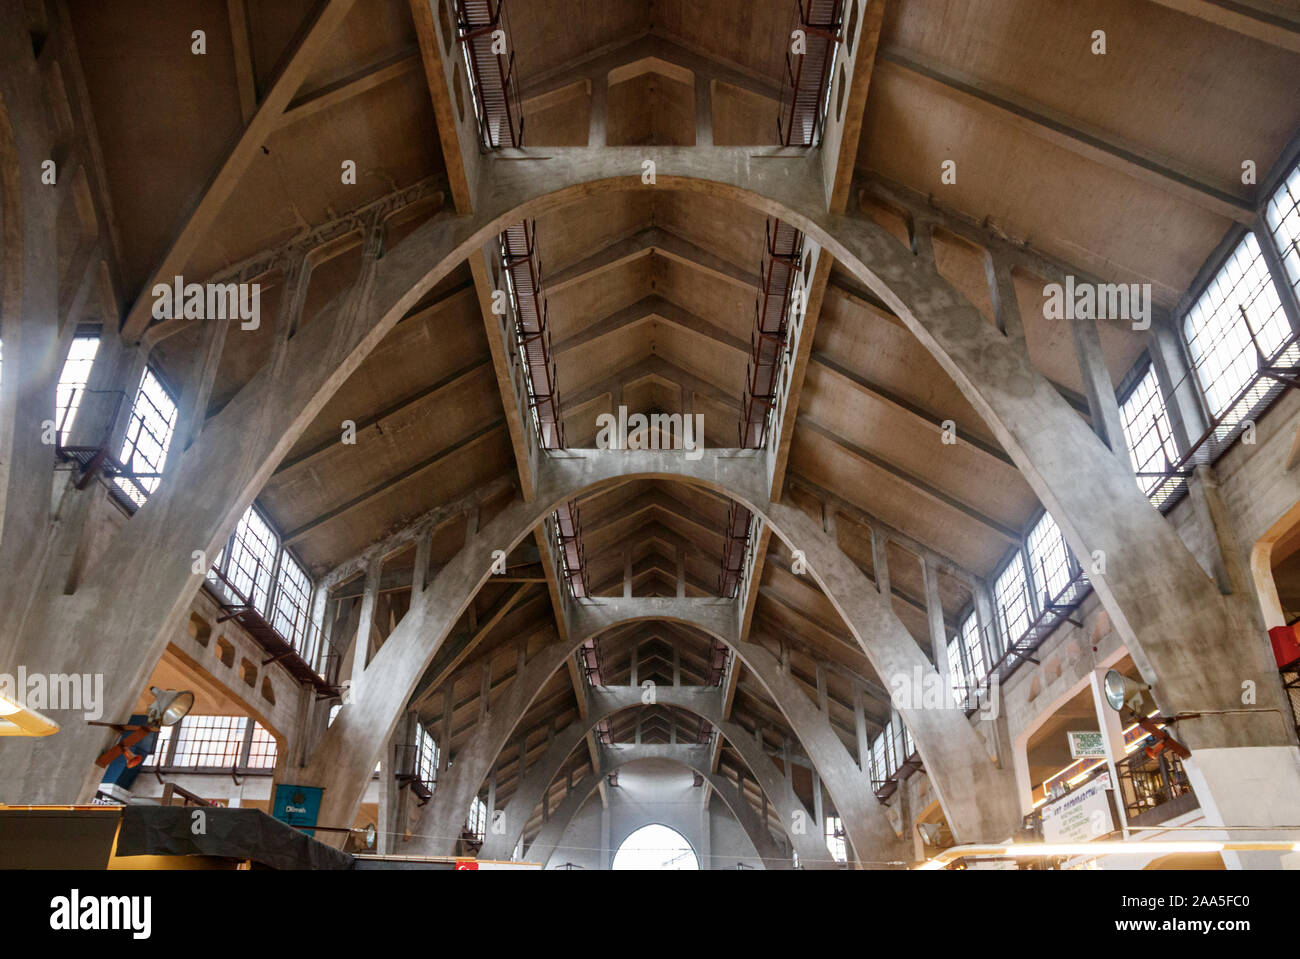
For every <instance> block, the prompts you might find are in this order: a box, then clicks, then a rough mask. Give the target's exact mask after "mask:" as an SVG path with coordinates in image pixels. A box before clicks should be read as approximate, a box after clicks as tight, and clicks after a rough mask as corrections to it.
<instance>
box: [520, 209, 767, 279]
mask: <svg viewBox="0 0 1300 959" xmlns="http://www.w3.org/2000/svg"><path fill="white" fill-rule="evenodd" d="M652 255H658V256H663V257H665V258H667V259H670V260H673V261H675V262H677V263H681V264H682V265H684V266H687V267H689V268H691V269H693V270H698V271H700V272H701V273H704V274H706V275H707V276H708V277H709V278H710V279H714V280H719V281H721V282H724V283H730V284H731V285H733V286H738V287H742V288H744V289H745V290H746V291H747V292H751V293H753V292H756V291H757V290H758V284H759V278H758V274H756V273H749V272H746V271H745V270H742V269H740V268H739V267H737V266H734V265H732V264H731V263H728V262H727V261H726V260H724V259H722V258H721V257H719V256H716V255H715V254H713V253H710V252H709V251H708V250H705V249H703V248H701V247H699V246H696V245H695V244H694V243H692V242H691V241H690V240H687V239H684V238H682V237H680V236H678V235H677V234H676V233H673V232H671V231H670V230H666V229H664V228H663V227H659V226H651V227H646V228H645V229H643V230H638V231H637V232H636V233H634V234H632V235H631V236H629V237H626V238H624V239H622V240H615V241H614V242H613V243H610V244H608V245H606V246H604V247H602V248H601V249H600V250H598V251H597V252H595V253H593V254H592V255H591V256H589V257H587V258H585V259H583V260H580V261H579V262H577V263H573V264H571V265H569V266H567V267H565V268H564V269H562V270H559V271H557V272H556V273H555V274H554V275H553V276H551V277H550V278H549V279H548V280H547V281H546V292H547V293H550V294H555V293H558V292H559V291H560V290H563V289H565V288H566V287H569V286H572V285H573V284H576V283H581V282H584V281H586V280H589V279H593V278H595V277H596V276H599V275H600V274H601V273H604V272H606V271H607V270H612V269H614V268H616V267H619V266H623V265H625V264H627V263H631V262H634V261H635V260H638V259H640V258H642V257H644V256H652Z"/></svg>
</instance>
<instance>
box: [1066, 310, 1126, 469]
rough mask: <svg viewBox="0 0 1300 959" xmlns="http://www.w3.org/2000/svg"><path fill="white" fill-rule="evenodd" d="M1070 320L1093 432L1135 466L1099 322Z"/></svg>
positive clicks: (1115, 452) (1124, 461)
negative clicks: (1107, 363)
mask: <svg viewBox="0 0 1300 959" xmlns="http://www.w3.org/2000/svg"><path fill="white" fill-rule="evenodd" d="M1069 323H1070V333H1071V334H1072V335H1073V337H1074V353H1075V358H1076V359H1077V360H1078V361H1079V375H1080V376H1082V377H1083V390H1084V394H1085V395H1086V396H1087V397H1088V412H1089V415H1090V416H1091V417H1092V429H1093V432H1094V433H1096V434H1097V436H1099V437H1100V438H1101V441H1102V442H1103V443H1105V444H1106V445H1107V446H1109V447H1110V449H1111V452H1113V453H1114V454H1115V456H1116V457H1117V458H1118V459H1119V461H1120V462H1121V463H1123V464H1125V465H1126V466H1129V468H1130V469H1132V466H1131V465H1130V463H1129V456H1128V443H1127V441H1126V440H1125V439H1124V427H1123V423H1122V421H1121V420H1120V417H1119V401H1118V400H1117V399H1116V398H1115V385H1114V384H1113V383H1112V382H1111V380H1110V371H1109V370H1108V369H1107V368H1106V358H1105V356H1104V355H1103V354H1102V352H1101V339H1100V337H1099V336H1098V335H1097V322H1096V320H1077V319H1076V320H1070V321H1069Z"/></svg>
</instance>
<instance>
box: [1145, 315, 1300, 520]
mask: <svg viewBox="0 0 1300 959" xmlns="http://www.w3.org/2000/svg"><path fill="white" fill-rule="evenodd" d="M1246 331H1247V333H1249V334H1250V339H1251V343H1252V345H1253V346H1254V349H1255V372H1254V374H1253V375H1252V376H1251V377H1250V379H1249V380H1247V381H1246V384H1245V385H1244V386H1243V387H1242V388H1241V389H1240V390H1239V391H1238V392H1237V395H1236V397H1235V398H1234V399H1233V401H1232V402H1231V403H1229V404H1228V405H1227V407H1226V408H1225V409H1224V411H1223V412H1222V413H1220V414H1219V415H1218V416H1216V417H1215V418H1214V419H1213V420H1212V421H1211V423H1210V426H1209V428H1208V429H1207V430H1206V431H1205V432H1204V433H1203V434H1201V436H1200V438H1199V439H1197V440H1196V441H1195V442H1193V443H1192V445H1191V447H1190V448H1189V449H1188V450H1187V452H1186V453H1184V454H1183V455H1182V456H1181V457H1179V459H1178V462H1176V463H1170V462H1168V461H1167V460H1166V462H1165V468H1164V469H1163V470H1161V471H1159V472H1148V473H1138V474H1137V475H1138V479H1140V480H1144V481H1145V482H1144V483H1143V487H1144V488H1145V487H1146V484H1147V483H1152V484H1153V485H1152V486H1151V488H1150V492H1148V493H1147V498H1148V499H1150V500H1151V505H1153V506H1154V507H1156V509H1158V510H1160V512H1162V513H1168V512H1169V511H1170V510H1171V509H1173V508H1174V506H1175V504H1177V503H1178V501H1179V500H1180V499H1182V498H1183V496H1184V494H1186V492H1187V478H1188V477H1189V476H1190V475H1191V474H1192V471H1193V470H1194V469H1195V468H1196V467H1197V466H1209V465H1212V464H1213V463H1214V462H1215V461H1217V460H1218V458H1219V457H1220V456H1222V455H1223V454H1224V453H1226V452H1227V451H1228V449H1229V447H1231V446H1232V444H1233V443H1235V442H1236V441H1237V440H1238V439H1240V438H1241V435H1242V433H1244V432H1245V431H1246V429H1247V426H1248V425H1249V424H1252V423H1253V422H1254V421H1255V420H1256V419H1257V418H1258V417H1259V415H1260V414H1261V413H1263V412H1264V411H1265V410H1267V409H1268V408H1269V407H1270V406H1272V405H1273V404H1274V403H1275V402H1277V400H1278V399H1279V398H1280V397H1281V396H1282V394H1283V393H1285V392H1286V390H1287V389H1288V388H1292V389H1294V388H1297V387H1300V337H1298V336H1297V335H1296V334H1292V335H1291V336H1289V337H1287V338H1286V339H1285V340H1284V341H1283V342H1282V344H1281V345H1280V346H1278V348H1277V349H1276V350H1274V351H1273V352H1272V353H1271V354H1269V355H1265V353H1264V351H1263V350H1262V349H1261V348H1260V346H1259V340H1258V339H1257V338H1256V336H1255V332H1254V330H1252V329H1251V328H1250V324H1249V322H1247V324H1246ZM1160 440H1161V443H1162V448H1163V444H1164V443H1165V441H1166V438H1165V437H1160Z"/></svg>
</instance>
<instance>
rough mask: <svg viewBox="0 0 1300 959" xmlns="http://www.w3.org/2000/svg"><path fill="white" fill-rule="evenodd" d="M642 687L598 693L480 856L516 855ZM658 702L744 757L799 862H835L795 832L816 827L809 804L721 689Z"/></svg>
mask: <svg viewBox="0 0 1300 959" xmlns="http://www.w3.org/2000/svg"><path fill="white" fill-rule="evenodd" d="M642 692H643V691H642V690H641V689H640V687H604V688H600V689H596V690H594V691H593V693H592V695H591V697H590V698H589V700H588V704H587V718H586V720H583V721H575V722H573V723H571V724H570V725H568V726H566V727H565V728H564V730H562V731H561V732H560V733H559V734H558V735H557V736H556V738H555V742H554V743H553V744H552V745H551V747H550V748H549V749H548V750H547V752H546V754H545V755H544V756H543V757H542V759H541V760H540V761H539V763H538V764H536V765H535V766H534V768H533V769H532V770H531V771H530V772H529V773H527V774H525V776H524V778H523V780H522V782H521V783H520V785H519V787H518V788H517V789H516V790H515V793H514V795H513V796H512V797H511V798H510V803H509V804H507V805H506V806H505V808H504V809H501V810H498V811H497V814H498V815H501V816H502V824H503V828H502V830H501V832H500V833H491V834H489V835H488V837H487V839H486V841H485V842H484V844H483V848H482V849H481V850H480V852H479V855H480V856H481V857H482V858H484V859H501V858H504V857H506V856H509V855H510V852H511V850H513V849H514V848H515V846H516V844H518V842H519V838H520V836H522V835H523V831H524V827H525V826H526V825H527V822H528V818H529V816H531V815H532V812H533V809H535V808H536V807H537V804H538V803H539V802H541V800H542V796H543V795H544V794H545V792H546V790H547V788H548V787H549V786H550V784H551V783H552V782H553V781H554V779H555V776H556V774H557V773H558V772H559V770H560V767H561V766H563V765H564V761H565V760H566V759H567V758H568V757H569V756H570V755H571V754H572V752H573V750H574V749H576V748H577V747H578V746H579V745H580V744H581V743H582V741H583V739H584V738H585V737H586V735H587V733H588V732H590V731H591V730H592V729H594V728H595V727H596V725H597V724H598V723H599V722H601V721H602V720H604V719H608V718H609V717H610V716H612V715H614V714H615V713H617V712H620V711H622V710H624V709H635V708H636V707H638V706H640V705H642ZM655 694H656V702H657V703H659V704H660V705H667V706H676V707H678V708H679V709H684V710H686V711H688V712H691V713H693V714H695V715H696V716H699V717H700V718H701V719H704V720H706V721H707V722H709V723H710V724H712V725H713V727H714V728H715V729H716V730H717V731H718V732H719V733H720V734H721V735H722V736H723V737H724V738H725V739H726V740H727V742H729V743H731V744H732V746H733V747H734V748H735V749H736V750H737V751H738V752H739V753H740V755H741V758H742V759H743V760H744V761H745V764H746V765H747V766H749V768H750V771H751V772H752V773H753V774H754V778H755V780H756V781H757V782H758V785H759V788H761V789H762V790H763V792H764V794H765V795H766V796H767V798H768V801H769V802H770V803H771V804H772V807H773V808H774V809H775V810H776V812H777V816H778V817H779V818H780V820H781V822H782V823H783V824H784V825H785V829H786V835H787V836H788V837H789V838H790V840H791V843H792V845H793V846H794V848H795V850H796V851H797V852H798V853H799V858H800V859H802V860H804V861H805V862H816V861H819V860H822V859H827V858H829V850H828V849H827V847H826V844H825V843H824V842H821V841H820V840H818V839H817V838H816V837H814V836H812V835H811V834H809V833H808V832H807V831H806V830H804V831H797V830H795V831H792V824H793V823H794V822H796V817H797V816H802V817H803V821H804V822H811V821H812V816H811V815H809V813H808V811H807V809H806V808H805V807H804V805H803V803H801V802H800V801H799V798H798V797H797V796H796V795H795V794H794V790H793V789H791V788H790V785H789V783H788V782H787V781H786V780H785V778H784V777H783V776H782V775H781V774H780V773H779V772H778V771H777V768H776V766H775V765H774V764H773V763H772V761H771V760H770V759H769V758H768V756H767V755H766V754H765V753H764V752H763V750H762V747H761V746H760V745H759V744H758V743H757V742H756V741H755V740H754V738H753V736H751V735H750V734H748V733H746V732H745V731H744V730H743V729H742V728H741V727H740V726H739V725H737V724H736V723H734V722H731V721H730V720H726V719H723V709H722V696H721V693H720V691H719V690H718V689H717V688H715V687H700V686H677V687H674V686H665V687H663V688H662V689H659V688H656V690H655Z"/></svg>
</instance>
